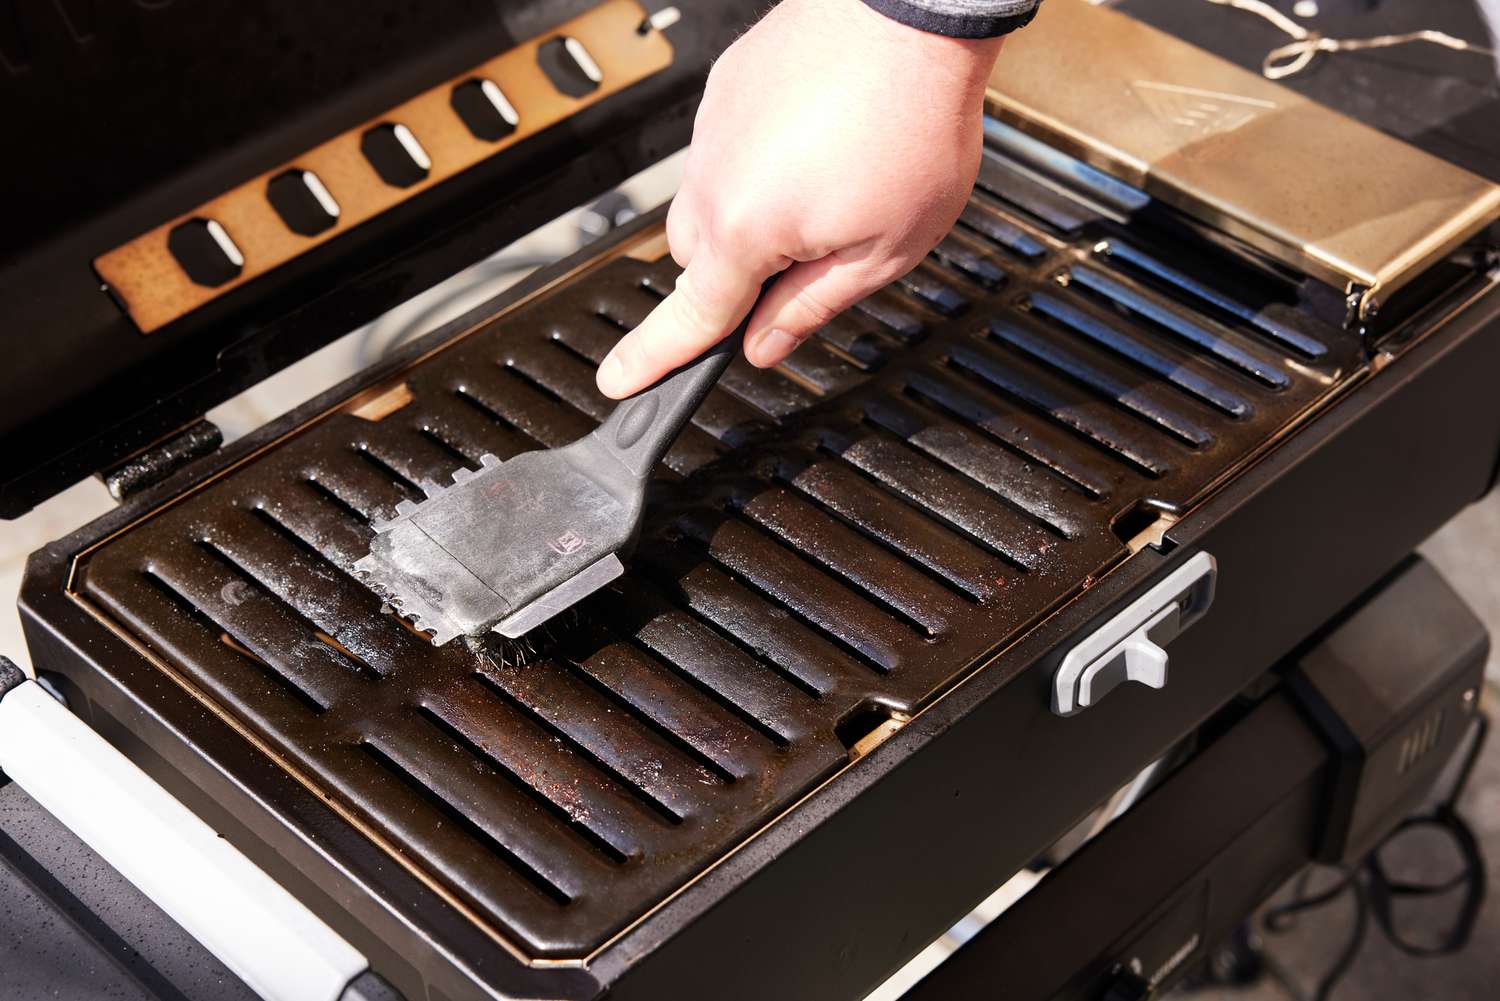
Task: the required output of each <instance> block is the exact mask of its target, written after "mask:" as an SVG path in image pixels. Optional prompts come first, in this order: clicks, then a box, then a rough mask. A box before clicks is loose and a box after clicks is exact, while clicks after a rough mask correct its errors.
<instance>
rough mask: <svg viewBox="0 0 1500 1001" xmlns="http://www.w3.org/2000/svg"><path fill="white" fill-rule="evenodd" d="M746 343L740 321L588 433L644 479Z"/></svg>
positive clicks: (602, 449) (598, 445) (623, 401)
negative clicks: (718, 340)
mask: <svg viewBox="0 0 1500 1001" xmlns="http://www.w3.org/2000/svg"><path fill="white" fill-rule="evenodd" d="M744 343H745V325H744V324H741V325H740V326H738V327H736V328H735V331H734V333H732V334H730V335H729V336H728V337H726V338H724V339H723V340H722V341H720V342H719V343H717V344H715V345H714V346H713V347H711V348H709V349H708V350H707V351H706V352H704V353H703V354H702V355H699V356H698V357H697V358H695V359H694V360H693V361H691V362H688V363H687V364H686V365H684V366H682V367H681V368H679V369H677V370H675V371H673V372H672V373H671V374H670V375H667V376H665V377H664V378H662V379H661V381H659V382H657V383H656V385H654V386H652V387H651V388H650V389H646V390H642V391H641V392H639V393H637V394H635V395H634V396H632V397H630V398H629V399H628V400H622V401H621V402H620V404H619V405H618V406H616V407H615V409H614V412H612V413H611V414H610V415H609V416H608V417H606V418H605V419H604V423H603V424H600V425H599V426H598V427H597V428H595V429H594V431H593V433H592V434H591V435H589V437H590V438H593V439H594V442H595V445H596V447H597V448H599V449H600V450H601V451H603V452H604V453H606V454H607V455H610V456H612V457H613V458H615V459H617V460H619V462H620V464H621V465H623V466H624V467H625V468H626V470H628V471H629V472H630V474H631V475H632V476H634V477H635V478H636V479H638V480H644V479H646V478H647V477H649V476H650V475H651V470H652V469H654V468H655V467H656V464H657V463H658V462H660V461H661V457H662V456H663V455H665V454H666V452H667V449H669V448H671V447H672V442H674V441H676V440H677V436H678V435H679V434H680V433H681V432H682V429H683V427H684V426H685V425H686V424H687V422H688V421H689V420H691V419H692V416H693V413H694V411H696V410H697V409H698V404H700V403H702V402H703V398H704V397H706V396H707V395H708V391H709V390H710V389H713V388H714V384H715V383H717V382H718V381H719V376H721V375H723V374H724V370H725V369H726V368H728V367H729V363H730V362H731V361H733V360H734V356H735V355H736V354H738V353H739V350H740V347H741V346H742V345H743V344H744Z"/></svg>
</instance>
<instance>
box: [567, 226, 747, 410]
mask: <svg viewBox="0 0 1500 1001" xmlns="http://www.w3.org/2000/svg"><path fill="white" fill-rule="evenodd" d="M770 273H771V269H769V268H765V269H762V268H757V267H748V268H747V267H745V266H743V265H742V263H741V262H739V261H735V260H731V258H730V256H729V255H725V254H722V253H716V252H714V248H712V247H711V246H709V245H701V244H700V245H699V246H698V247H696V248H695V250H694V253H693V259H692V263H690V264H689V265H688V268H687V270H686V271H684V272H683V273H682V276H681V277H680V278H678V279H677V287H676V289H675V290H673V292H672V294H670V295H668V296H667V297H666V298H665V299H663V300H662V301H661V303H660V304H659V305H658V306H657V307H656V308H655V309H653V310H652V311H651V313H650V315H649V316H647V317H646V319H645V320H644V321H643V322H642V323H641V325H640V326H639V327H636V328H635V329H634V330H632V331H631V332H630V333H628V334H626V335H625V336H624V337H622V338H620V342H619V343H618V344H616V345H615V346H614V348H613V349H611V350H610V352H609V354H608V355H606V356H605V358H604V361H603V362H602V363H600V365H599V373H598V375H597V376H596V381H597V382H598V384H599V391H600V392H602V393H603V394H604V395H605V396H608V397H612V398H613V399H616V400H621V399H624V398H625V397H627V396H629V395H631V394H632V393H636V392H638V391H640V390H642V389H645V388H646V387H647V386H649V385H651V384H652V383H654V382H656V380H658V379H660V378H661V377H662V376H664V375H666V374H667V373H668V372H671V371H672V370H673V369H675V368H677V367H678V366H681V365H685V364H686V363H687V362H689V361H692V360H693V359H694V358H696V357H698V355H700V354H702V353H703V352H704V351H706V350H708V349H709V348H710V347H712V346H713V345H714V344H717V343H718V342H719V341H720V340H722V339H723V338H724V337H725V336H727V335H728V334H729V333H730V331H732V330H734V328H735V327H737V326H738V325H739V323H740V321H741V320H743V319H744V318H745V314H747V313H749V312H750V307H751V306H752V305H754V303H755V297H756V295H757V294H758V293H759V292H760V285H761V282H762V281H764V280H765V278H766V276H767V275H769V274H770Z"/></svg>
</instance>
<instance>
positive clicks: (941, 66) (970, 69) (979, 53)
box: [803, 0, 1005, 89]
mask: <svg viewBox="0 0 1500 1001" xmlns="http://www.w3.org/2000/svg"><path fill="white" fill-rule="evenodd" d="M803 2H807V0H803ZM811 2H812V3H815V4H816V5H817V6H819V7H823V8H826V9H828V11H829V13H830V14H832V15H834V16H835V17H836V18H837V19H838V20H839V21H840V22H842V23H843V24H844V25H846V26H847V25H848V23H849V19H854V20H855V21H856V22H857V23H859V24H861V25H863V26H864V30H865V31H867V32H869V33H871V34H873V35H874V36H875V37H877V38H879V39H880V40H881V41H882V43H884V44H885V45H886V46H888V47H889V48H890V49H894V50H899V51H904V52H909V53H912V56H913V58H916V59H920V60H922V61H924V62H927V63H929V64H930V65H932V66H933V67H934V69H935V70H937V71H939V72H947V73H950V74H953V75H954V76H955V77H958V78H960V79H962V80H963V81H964V82H965V83H966V84H968V85H969V86H971V87H975V86H977V87H979V88H980V89H982V88H983V87H984V85H985V83H986V82H987V81H988V80H989V76H990V72H991V70H993V69H994V67H995V60H996V59H997V58H998V57H999V55H1000V48H1001V46H1002V45H1003V44H1004V42H1005V37H1004V36H1003V35H995V36H990V37H980V38H970V37H963V36H959V35H950V34H940V33H937V32H932V31H924V30H922V29H921V28H919V27H914V26H913V25H911V24H908V23H906V22H904V21H902V20H900V19H898V18H897V17H893V16H891V14H890V13H888V12H887V11H886V10H883V9H882V7H883V6H884V0H874V2H866V0H811Z"/></svg>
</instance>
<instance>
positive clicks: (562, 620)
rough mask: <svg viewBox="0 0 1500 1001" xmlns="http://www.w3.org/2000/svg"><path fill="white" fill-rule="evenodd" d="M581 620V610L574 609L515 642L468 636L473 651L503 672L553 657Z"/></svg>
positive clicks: (493, 635) (490, 636) (491, 636)
mask: <svg viewBox="0 0 1500 1001" xmlns="http://www.w3.org/2000/svg"><path fill="white" fill-rule="evenodd" d="M578 620H579V615H578V610H577V609H576V608H570V609H568V610H567V611H565V612H560V613H558V614H557V615H556V616H554V617H553V618H551V619H549V620H548V621H546V622H544V623H542V624H541V625H539V626H537V627H536V628H535V629H533V630H531V631H530V632H528V633H527V634H526V635H525V636H518V637H516V638H515V639H511V638H509V637H506V636H501V635H500V634H499V633H485V634H484V635H483V636H465V637H464V645H465V646H467V647H468V648H469V652H470V653H472V654H473V655H474V656H476V657H478V658H479V659H480V660H482V661H484V662H485V663H486V664H488V665H489V666H490V667H491V668H493V669H495V670H500V671H506V670H513V669H515V668H521V667H526V666H527V665H528V664H534V663H536V662H537V661H539V660H543V659H545V658H547V657H548V656H550V655H551V654H552V652H553V651H554V650H555V649H556V648H557V646H558V645H559V644H560V643H561V642H562V641H563V640H564V639H565V638H566V636H567V633H568V631H569V630H570V628H571V627H572V626H574V625H577V623H578Z"/></svg>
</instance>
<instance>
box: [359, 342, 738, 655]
mask: <svg viewBox="0 0 1500 1001" xmlns="http://www.w3.org/2000/svg"><path fill="white" fill-rule="evenodd" d="M743 340H744V330H743V328H741V329H739V330H736V331H735V332H734V333H733V334H732V335H730V336H729V337H727V338H725V339H724V340H722V341H720V342H719V343H718V344H717V345H715V346H714V347H713V348H712V349H711V350H710V351H708V353H706V354H704V355H703V356H701V357H700V358H698V359H697V360H695V361H693V362H692V363H690V364H688V365H685V366H683V367H682V368H679V369H678V370H676V371H675V372H673V373H671V374H670V375H668V376H667V377H666V378H664V379H662V380H661V381H660V382H658V383H657V384H656V385H654V386H652V387H651V388H650V389H647V390H645V391H643V392H641V393H638V394H636V395H635V396H633V397H631V398H630V399H628V400H625V401H623V402H621V403H620V404H619V405H618V406H616V407H615V409H614V410H613V411H612V412H611V413H610V415H609V417H607V418H606V419H605V420H604V422H603V423H602V424H600V425H599V427H597V428H596V429H594V430H593V431H592V432H590V433H589V434H587V435H585V436H584V437H582V438H580V439H578V440H577V441H575V442H573V443H572V444H569V445H565V446H562V447H561V448H552V449H538V450H536V451H532V452H523V453H521V454H520V455H517V456H515V457H514V458H512V459H508V460H505V461H503V462H502V461H501V460H500V459H498V458H496V457H495V456H493V455H486V456H484V457H483V458H482V459H481V460H480V468H479V469H478V470H469V469H461V470H459V471H458V472H457V473H455V474H454V475H453V483H452V484H451V485H446V486H445V485H440V484H438V483H435V482H433V481H431V480H426V481H423V482H422V483H421V484H420V485H421V487H422V490H423V492H424V493H425V494H426V499H425V500H422V501H420V502H413V501H409V500H408V501H402V502H401V503H400V504H397V505H396V515H395V517H394V518H392V519H391V520H389V521H386V522H384V523H380V524H377V525H375V537H374V539H373V540H372V542H371V545H370V553H369V555H368V556H365V557H364V558H362V559H360V560H359V561H358V562H357V563H355V564H354V569H355V572H356V573H357V574H358V575H359V577H360V578H361V579H362V580H363V581H364V582H365V583H366V584H367V585H369V586H370V588H371V589H372V590H374V591H375V592H376V593H377V594H379V595H381V596H382V597H383V598H384V599H385V600H386V601H388V602H389V603H390V604H391V605H392V606H393V607H395V609H396V610H397V611H398V612H400V613H401V614H402V615H404V616H405V617H406V618H408V619H409V620H410V621H411V622H412V624H413V625H414V626H416V627H417V628H418V629H421V630H423V631H425V632H428V633H430V634H431V635H432V642H433V643H434V644H435V645H437V646H442V645H443V644H445V643H447V642H448V641H450V640H452V639H454V638H455V637H458V636H467V637H478V636H481V635H483V634H485V633H486V632H489V631H490V630H494V631H495V632H498V633H500V634H501V635H502V636H505V637H507V638H510V639H517V638H519V637H522V636H524V635H525V634H526V633H528V632H530V631H531V630H532V629H534V628H536V627H537V626H540V625H542V624H543V623H545V622H547V621H548V620H549V619H552V618H553V617H554V616H556V615H557V614H558V613H559V612H562V611H564V610H566V609H568V608H571V607H572V606H573V605H574V604H576V603H577V602H579V601H581V600H583V599H584V598H586V597H588V596H589V595H590V594H592V593H594V592H595V591H597V590H599V588H601V587H604V586H605V585H606V584H608V583H609V582H610V581H612V580H614V579H615V578H617V577H619V576H620V575H621V574H623V573H624V572H625V565H624V563H623V562H622V561H621V557H622V556H626V555H628V554H629V552H630V550H631V548H632V547H633V545H634V544H635V541H636V538H637V536H638V535H639V532H640V526H641V515H642V509H643V508H644V506H645V497H646V482H647V480H648V479H649V478H650V475H651V471H652V469H653V468H655V466H656V464H657V462H658V461H660V459H661V457H662V455H663V454H665V452H666V451H667V449H668V448H670V447H671V445H672V442H674V441H675V440H676V439H677V435H678V434H679V433H680V432H681V431H682V429H683V426H684V425H686V424H687V422H688V420H689V419H690V418H691V417H692V415H693V413H694V412H695V411H696V410H697V409H698V405H699V404H700V403H702V402H703V398H704V397H705V396H707V395H708V391H709V390H710V389H712V388H713V386H714V384H715V383H716V382H718V380H719V377H720V376H721V375H723V373H724V370H725V369H726V368H727V367H728V366H729V362H730V361H731V360H732V359H733V357H734V355H735V353H736V352H737V351H738V350H739V349H740V345H741V344H742V343H743Z"/></svg>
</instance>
